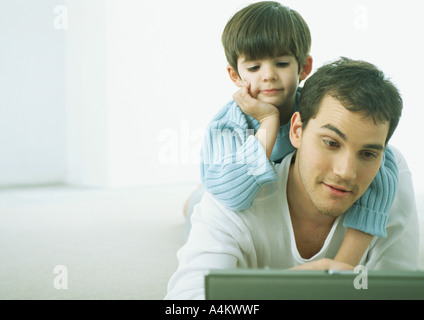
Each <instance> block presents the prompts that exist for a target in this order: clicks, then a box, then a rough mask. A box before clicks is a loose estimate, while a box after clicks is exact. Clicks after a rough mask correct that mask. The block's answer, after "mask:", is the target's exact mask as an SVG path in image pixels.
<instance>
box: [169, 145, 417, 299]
mask: <svg viewBox="0 0 424 320" xmlns="http://www.w3.org/2000/svg"><path fill="white" fill-rule="evenodd" d="M391 149H392V150H393V152H394V153H395V156H396V160H397V165H398V171H399V187H398V192H397V194H396V198H395V200H394V203H393V206H392V208H391V210H390V212H389V217H388V221H387V226H386V228H387V237H386V238H378V237H374V239H373V241H372V242H371V244H370V246H369V247H368V249H367V251H366V253H365V254H364V256H363V257H362V260H361V263H360V264H361V265H366V266H367V268H368V269H369V270H417V269H418V268H419V248H418V246H419V231H418V217H417V211H416V203H415V195H414V189H413V184H412V178H411V173H410V171H409V168H408V165H407V163H406V161H405V159H404V158H403V156H402V154H401V153H400V152H399V151H398V150H397V149H395V148H394V147H392V146H391ZM293 155H294V153H292V154H290V155H288V156H286V157H285V158H284V159H283V161H282V162H281V164H277V165H276V168H275V169H276V172H277V176H278V181H277V182H275V183H271V184H267V185H265V186H263V187H262V188H261V190H260V191H259V193H258V195H257V196H256V198H255V201H254V202H253V205H252V206H251V207H250V208H249V209H246V210H243V211H239V212H234V211H231V210H228V209H226V208H225V207H224V206H222V205H221V204H220V203H219V202H218V201H217V200H215V199H214V198H213V197H212V196H211V195H210V194H208V193H206V194H205V195H204V197H203V198H202V201H201V202H200V203H199V204H198V205H197V206H196V207H195V209H194V212H193V214H192V217H191V223H192V227H191V231H190V235H189V238H188V240H187V242H186V244H185V245H184V246H183V247H182V248H181V249H180V250H179V251H178V253H177V257H178V261H179V266H178V269H177V271H176V272H175V273H174V274H173V275H172V277H171V279H170V281H169V284H168V293H167V295H166V297H165V299H204V298H205V295H204V275H205V272H206V271H207V270H209V269H233V268H265V267H269V268H278V269H287V268H291V267H294V266H297V265H301V264H304V263H306V262H309V261H313V260H319V259H322V258H330V259H333V258H334V257H335V255H336V254H337V252H338V250H339V248H340V245H341V243H342V241H343V239H344V236H345V233H346V228H345V227H343V218H344V216H343V215H342V216H341V217H339V218H337V219H336V220H335V222H334V224H333V226H332V228H331V231H330V232H329V234H328V236H327V238H326V240H325V242H324V245H323V246H322V248H321V250H320V251H319V252H318V253H317V254H316V255H314V256H313V257H312V258H310V259H304V258H302V257H301V255H300V254H299V252H298V250H297V247H296V241H295V237H294V231H293V228H292V223H291V219H290V213H289V208H288V204H287V196H286V195H287V193H286V186H287V178H288V173H289V168H290V163H291V159H292V157H293Z"/></svg>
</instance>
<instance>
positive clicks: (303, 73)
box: [299, 56, 313, 82]
mask: <svg viewBox="0 0 424 320" xmlns="http://www.w3.org/2000/svg"><path fill="white" fill-rule="evenodd" d="M312 62H313V60H312V57H311V56H307V57H306V59H305V62H304V63H303V66H302V69H301V70H300V74H299V82H301V81H303V80H305V79H306V78H307V77H308V76H309V75H310V74H311V72H312Z"/></svg>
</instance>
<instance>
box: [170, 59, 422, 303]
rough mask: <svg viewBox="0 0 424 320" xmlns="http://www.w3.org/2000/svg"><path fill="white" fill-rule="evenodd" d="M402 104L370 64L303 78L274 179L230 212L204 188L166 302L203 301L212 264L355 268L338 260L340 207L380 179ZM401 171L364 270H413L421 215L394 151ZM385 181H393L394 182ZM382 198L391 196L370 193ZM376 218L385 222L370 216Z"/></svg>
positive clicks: (339, 66)
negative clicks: (383, 231)
mask: <svg viewBox="0 0 424 320" xmlns="http://www.w3.org/2000/svg"><path fill="white" fill-rule="evenodd" d="M401 111H402V99H401V97H400V95H399V93H398V91H397V89H396V88H395V87H394V86H393V84H392V83H391V82H390V81H389V80H387V79H386V78H385V77H384V74H383V73H382V72H381V71H379V70H378V69H377V68H376V67H375V66H373V65H371V64H369V63H366V62H362V61H352V60H349V59H346V58H342V59H340V60H338V61H336V62H334V63H331V64H328V65H325V66H323V67H322V68H320V69H318V70H317V72H316V73H315V74H314V75H312V76H311V77H310V78H309V79H308V80H307V81H306V83H305V86H304V88H303V90H302V95H301V100H300V102H299V112H296V113H295V114H294V115H293V117H292V119H291V128H290V140H291V143H292V144H293V146H294V147H295V148H296V151H295V152H294V153H292V154H289V155H288V156H286V157H285V158H284V159H283V161H282V162H281V164H278V165H276V166H275V170H276V173H277V176H278V181H277V182H276V183H274V184H270V185H265V186H263V188H262V189H261V190H260V192H259V194H258V195H257V197H256V198H255V201H254V203H253V205H252V207H250V208H249V209H247V210H243V211H240V212H234V211H230V210H228V209H226V208H225V207H223V206H222V205H221V204H220V203H219V202H218V201H216V200H215V199H214V198H213V197H212V196H211V195H209V194H205V196H204V197H203V199H202V201H201V203H200V204H199V205H198V206H197V207H196V208H195V211H194V213H193V215H192V229H191V233H190V236H189V238H188V240H187V243H186V244H185V245H184V247H183V248H181V249H180V251H179V252H178V259H179V267H178V270H177V271H176V273H175V274H174V275H173V276H172V277H171V279H170V282H169V285H168V294H167V296H166V298H167V299H204V273H205V271H207V270H208V269H219V268H221V269H225V268H228V269H232V268H263V267H269V268H293V269H297V268H298V269H352V268H353V266H350V265H348V264H346V263H341V262H338V261H337V259H335V258H336V254H337V252H338V250H339V249H340V247H341V246H342V245H343V246H347V247H348V246H350V245H352V244H350V243H345V242H343V238H344V235H345V233H346V228H345V227H343V219H344V218H345V216H344V213H345V212H346V211H347V210H348V209H349V208H350V207H351V206H352V205H353V204H354V203H355V202H356V200H358V199H359V198H360V197H361V196H369V195H367V189H368V187H369V186H370V184H371V183H372V182H373V179H374V177H375V176H376V174H377V172H378V170H379V168H380V165H381V162H382V159H383V155H384V150H386V148H387V150H391V149H389V147H387V143H388V141H389V139H390V137H391V136H392V134H393V132H394V130H395V128H396V126H397V124H398V121H399V118H400V115H401ZM393 153H394V155H395V159H396V163H393V166H395V167H396V166H397V168H398V173H399V177H398V178H399V179H398V181H399V184H398V191H397V194H396V198H395V200H394V202H393V206H392V208H391V210H390V213H389V218H388V221H387V237H385V238H374V239H373V240H372V242H371V244H370V245H369V246H368V248H367V250H366V252H365V254H364V255H363V256H362V257H361V258H360V261H361V264H362V265H366V266H367V267H368V268H369V269H370V270H381V269H390V270H394V269H403V270H415V269H418V242H419V234H418V227H417V226H418V218H417V214H416V207H415V199H414V190H413V187H412V181H411V175H410V172H409V169H408V167H407V164H406V162H405V160H404V158H403V157H402V155H401V154H400V153H399V151H397V150H396V149H393ZM385 185H388V186H389V187H393V188H396V184H395V183H394V182H393V183H391V182H390V181H389V182H388V183H386V184H385ZM369 201H376V202H378V204H379V205H381V203H385V202H386V201H387V199H384V198H382V197H378V196H375V197H374V198H373V199H369ZM371 217H372V219H381V217H380V216H379V215H378V214H377V213H376V214H375V215H371Z"/></svg>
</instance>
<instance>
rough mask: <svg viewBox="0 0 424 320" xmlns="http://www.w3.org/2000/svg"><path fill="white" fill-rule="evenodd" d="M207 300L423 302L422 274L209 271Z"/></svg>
mask: <svg viewBox="0 0 424 320" xmlns="http://www.w3.org/2000/svg"><path fill="white" fill-rule="evenodd" d="M205 295H206V299H207V300H286V299H287V300H301V299H308V300H327V299H331V300H352V299H354V300H356V299H359V300H364V299H375V300H403V299H407V300H417V299H419V300H421V299H424V272H422V271H366V269H362V270H356V269H355V271H331V270H329V271H306V270H302V271H300V270H297V271H294V270H278V269H231V270H209V271H208V272H207V273H206V275H205Z"/></svg>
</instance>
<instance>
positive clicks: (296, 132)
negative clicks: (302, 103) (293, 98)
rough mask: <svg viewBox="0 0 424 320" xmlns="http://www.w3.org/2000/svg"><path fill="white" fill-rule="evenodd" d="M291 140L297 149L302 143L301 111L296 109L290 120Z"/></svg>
mask: <svg viewBox="0 0 424 320" xmlns="http://www.w3.org/2000/svg"><path fill="white" fill-rule="evenodd" d="M290 141H291V143H292V145H293V147H295V148H296V149H298V148H299V147H300V145H301V143H302V119H301V118H300V113H299V111H296V112H295V113H294V114H293V116H292V117H291V120H290Z"/></svg>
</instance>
